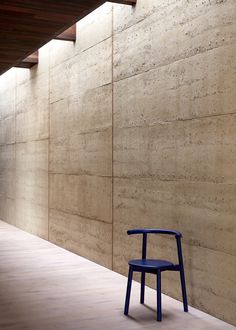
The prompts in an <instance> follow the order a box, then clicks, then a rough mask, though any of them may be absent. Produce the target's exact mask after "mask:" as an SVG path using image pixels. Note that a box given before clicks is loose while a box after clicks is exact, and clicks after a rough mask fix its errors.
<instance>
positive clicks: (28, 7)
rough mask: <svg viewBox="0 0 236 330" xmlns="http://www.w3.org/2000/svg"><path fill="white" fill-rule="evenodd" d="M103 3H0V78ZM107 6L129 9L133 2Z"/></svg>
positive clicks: (70, 0)
mask: <svg viewBox="0 0 236 330" xmlns="http://www.w3.org/2000/svg"><path fill="white" fill-rule="evenodd" d="M104 2H105V1H104V0H23V1H22V0H0V40H1V43H0V75H1V74H2V73H4V72H5V71H7V70H8V69H10V68H11V67H13V66H20V65H21V62H22V61H23V60H24V59H25V58H26V57H27V56H29V55H31V54H32V53H34V52H36V51H37V50H38V49H39V48H40V47H42V46H43V45H44V44H46V43H47V42H49V41H50V40H52V39H53V38H55V37H56V36H58V35H59V34H60V33H62V32H63V31H65V30H66V29H67V28H69V27H70V26H71V25H73V24H74V23H75V22H77V21H78V20H79V19H81V18H83V17H84V16H86V15H87V14H88V13H90V12H91V11H93V10H94V9H96V8H97V7H99V6H100V5H102V4H103V3H104ZM111 2H116V3H121V4H126V5H133V4H135V3H136V0H114V1H111Z"/></svg>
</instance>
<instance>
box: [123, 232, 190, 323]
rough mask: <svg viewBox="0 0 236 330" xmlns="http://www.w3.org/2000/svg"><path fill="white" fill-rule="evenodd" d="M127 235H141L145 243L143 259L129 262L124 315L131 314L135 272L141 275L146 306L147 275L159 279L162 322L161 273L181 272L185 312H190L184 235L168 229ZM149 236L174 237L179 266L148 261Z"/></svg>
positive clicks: (143, 245)
mask: <svg viewBox="0 0 236 330" xmlns="http://www.w3.org/2000/svg"><path fill="white" fill-rule="evenodd" d="M127 234H128V235H136V234H141V235H143V242H142V259H134V260H130V261H129V276H128V283H127V291H126V299H125V309H124V314H125V315H128V312H129V302H130V294H131V285H132V277H133V272H140V273H141V293H140V303H141V304H144V296H145V274H146V273H150V274H155V275H156V277H157V321H161V320H162V312H161V310H162V307H161V272H163V271H167V270H170V271H179V272H180V282H181V289H182V297H183V306H184V311H185V312H188V300H187V291H186V284H185V275H184V263H183V254H182V246H181V238H182V234H181V233H180V232H178V231H176V230H167V229H133V230H128V231H127ZM148 234H164V235H174V236H175V239H176V243H177V253H178V264H174V263H172V262H170V261H167V260H161V259H147V238H148Z"/></svg>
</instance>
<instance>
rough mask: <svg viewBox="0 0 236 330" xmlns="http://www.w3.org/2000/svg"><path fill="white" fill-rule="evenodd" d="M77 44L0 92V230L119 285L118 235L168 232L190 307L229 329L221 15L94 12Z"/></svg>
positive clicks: (169, 10)
mask: <svg viewBox="0 0 236 330" xmlns="http://www.w3.org/2000/svg"><path fill="white" fill-rule="evenodd" d="M77 33H78V39H77V42H76V43H75V44H73V43H69V42H61V41H52V42H51V43H49V44H48V45H46V46H44V47H43V48H42V49H41V50H40V64H39V65H38V66H37V67H34V68H33V69H31V70H30V71H27V70H22V69H13V70H10V71H9V72H7V73H6V74H4V75H3V76H1V78H0V84H1V87H0V109H1V110H0V111H1V112H0V114H1V115H0V120H1V122H0V123H1V124H0V125H1V127H0V128H1V131H0V132H1V134H0V149H1V153H0V157H1V160H0V180H1V185H0V206H1V207H0V217H1V218H2V219H3V220H5V221H7V222H9V223H12V224H14V225H16V226H18V227H20V228H22V229H24V230H27V231H29V232H31V233H33V234H36V235H39V236H40V237H43V238H45V239H49V240H50V241H52V242H54V243H56V244H58V245H60V246H63V247H65V248H66V249H69V250H71V251H73V252H75V253H78V254H80V255H82V256H85V257H86V258H89V259H91V260H93V261H95V262H98V263H100V264H102V265H104V266H106V267H108V268H112V269H114V270H115V271H117V272H120V273H122V274H126V273H127V260H128V259H129V258H132V257H136V256H139V254H140V247H141V245H140V241H139V240H138V239H137V238H136V237H135V238H131V237H127V235H126V230H127V229H129V228H134V227H164V228H173V229H177V230H180V231H181V232H183V235H184V239H183V249H184V256H185V265H186V277H187V284H188V294H189V302H190V304H191V305H193V306H195V307H197V308H200V309H202V310H204V311H206V312H208V313H210V314H213V315H215V316H217V317H219V318H221V319H224V320H226V321H228V322H230V323H232V324H235V325H236V317H235V310H236V282H235V281H236V280H235V279H236V245H235V238H236V207H235V205H236V204H235V197H236V166H235V164H236V108H235V104H236V93H235V89H236V57H235V52H236V4H235V1H234V0H221V1H218V0H211V1H210V0H204V1H202V0H201V1H200V0H199V1H198V0H196V1H188V0H168V1H161V0H138V3H137V6H136V8H131V7H128V6H127V7H126V6H122V5H113V6H112V5H111V4H105V5H104V6H102V7H101V8H99V9H98V10H96V11H95V12H93V13H92V14H91V15H89V16H87V17H86V18H85V19H83V20H82V21H80V22H79V23H78V24H77ZM148 254H149V256H151V257H154V256H157V255H159V256H161V257H164V256H165V257H167V258H172V259H173V260H175V259H176V254H175V245H174V242H173V240H171V239H166V238H165V239H163V238H152V239H151V240H150V246H149V250H148ZM163 277H164V283H163V285H164V291H165V292H166V293H168V294H169V295H171V296H173V297H177V298H180V289H179V278H178V275H177V274H175V273H173V274H171V273H170V274H167V273H166V274H165V275H164V276H163ZM149 285H151V286H154V285H155V281H154V279H153V278H149Z"/></svg>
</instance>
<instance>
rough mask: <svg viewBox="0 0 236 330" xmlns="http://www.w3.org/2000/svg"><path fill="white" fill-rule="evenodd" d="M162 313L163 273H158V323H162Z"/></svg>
mask: <svg viewBox="0 0 236 330" xmlns="http://www.w3.org/2000/svg"><path fill="white" fill-rule="evenodd" d="M161 320H162V311H161V271H160V270H158V271H157V321H159V322H161Z"/></svg>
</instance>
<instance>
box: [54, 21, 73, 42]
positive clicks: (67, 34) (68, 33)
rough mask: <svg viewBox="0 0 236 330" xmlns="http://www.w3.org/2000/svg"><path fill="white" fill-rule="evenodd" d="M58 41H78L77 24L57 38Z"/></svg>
mask: <svg viewBox="0 0 236 330" xmlns="http://www.w3.org/2000/svg"><path fill="white" fill-rule="evenodd" d="M55 39H57V40H64V41H76V24H74V25H72V26H71V27H70V28H69V29H67V30H65V31H64V32H62V33H61V34H59V35H58V36H57V37H55Z"/></svg>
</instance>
